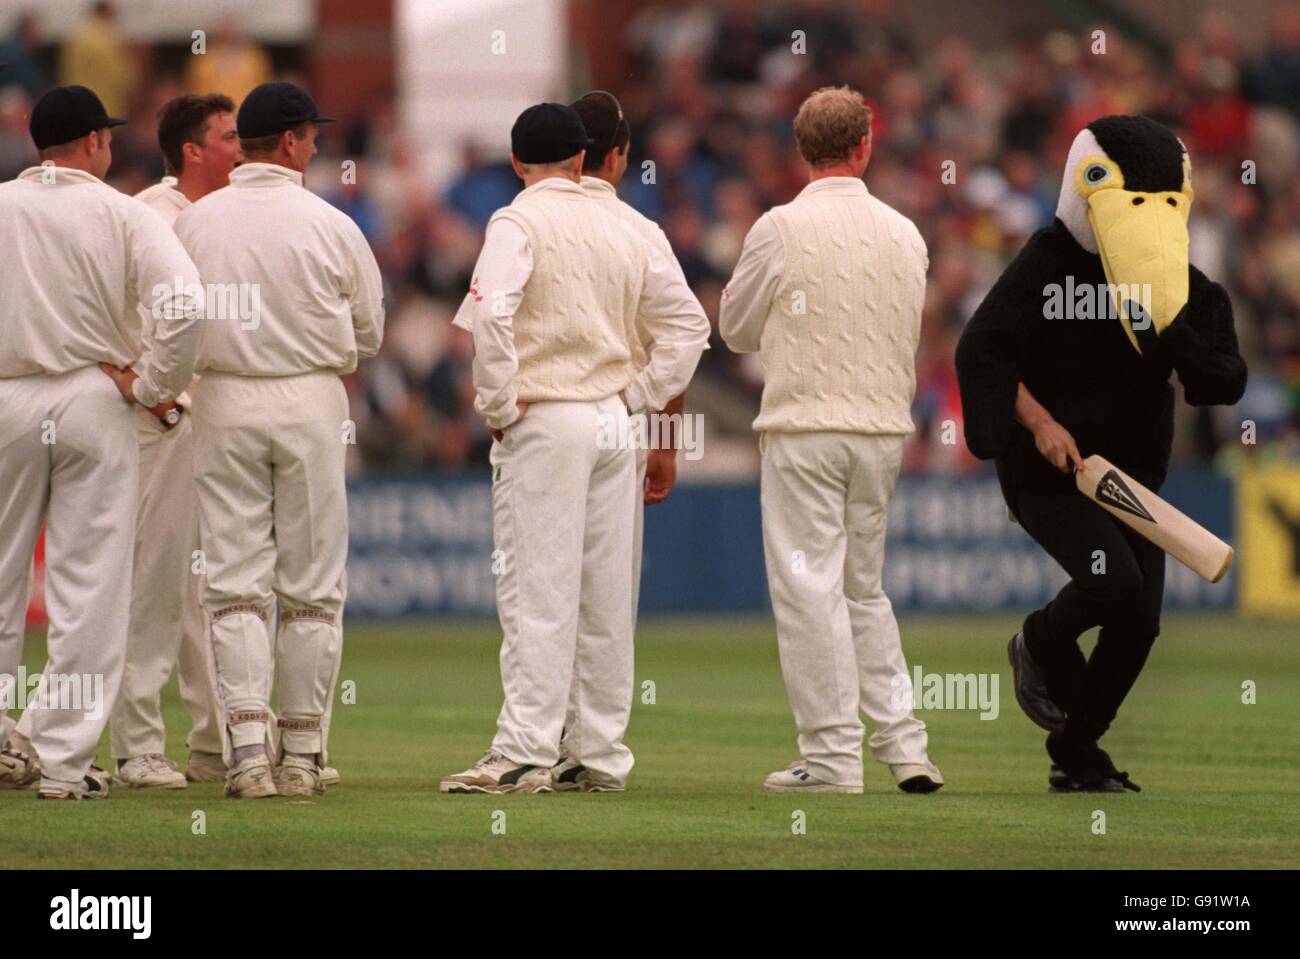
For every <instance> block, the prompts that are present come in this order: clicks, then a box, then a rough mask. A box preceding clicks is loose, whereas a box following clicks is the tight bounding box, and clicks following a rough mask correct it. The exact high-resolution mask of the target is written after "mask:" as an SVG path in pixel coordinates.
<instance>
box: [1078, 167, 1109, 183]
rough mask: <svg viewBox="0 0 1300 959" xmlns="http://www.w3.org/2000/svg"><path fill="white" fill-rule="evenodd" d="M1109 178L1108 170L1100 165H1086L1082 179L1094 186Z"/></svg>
mask: <svg viewBox="0 0 1300 959" xmlns="http://www.w3.org/2000/svg"><path fill="white" fill-rule="evenodd" d="M1109 177H1110V170H1109V169H1108V168H1106V167H1105V166H1103V165H1102V164H1100V163H1090V164H1088V169H1086V170H1084V171H1083V179H1084V181H1085V182H1086V183H1089V184H1092V185H1096V184H1098V183H1101V182H1103V181H1105V180H1106V179H1107V178H1109Z"/></svg>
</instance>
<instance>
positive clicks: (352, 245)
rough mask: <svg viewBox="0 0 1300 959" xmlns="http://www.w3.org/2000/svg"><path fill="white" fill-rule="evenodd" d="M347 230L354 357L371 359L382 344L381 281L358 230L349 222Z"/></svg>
mask: <svg viewBox="0 0 1300 959" xmlns="http://www.w3.org/2000/svg"><path fill="white" fill-rule="evenodd" d="M348 226H350V227H351V229H350V230H348V234H347V238H348V240H349V249H350V252H351V258H352V264H353V273H352V286H351V289H349V290H348V291H347V292H348V297H349V300H350V301H351V305H352V329H353V332H354V334H355V336H356V340H357V355H358V356H374V355H375V354H376V353H378V352H379V347H380V345H381V344H382V343H383V340H384V278H383V276H382V275H381V274H380V272H379V264H378V263H377V262H376V261H375V253H374V251H373V250H372V249H370V244H369V243H368V242H367V241H366V236H365V234H364V233H362V232H361V228H360V227H358V226H357V225H356V224H355V223H352V222H351V221H349V222H348Z"/></svg>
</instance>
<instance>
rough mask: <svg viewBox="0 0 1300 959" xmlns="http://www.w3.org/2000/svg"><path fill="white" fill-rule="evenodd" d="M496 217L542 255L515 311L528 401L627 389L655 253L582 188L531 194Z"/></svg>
mask: <svg viewBox="0 0 1300 959" xmlns="http://www.w3.org/2000/svg"><path fill="white" fill-rule="evenodd" d="M492 219H493V220H496V219H508V220H511V221H513V222H514V223H516V224H517V225H518V226H519V227H520V228H521V229H522V230H523V231H524V233H525V234H527V236H528V244H529V248H530V249H531V250H532V256H533V272H532V275H531V276H530V277H529V280H528V283H527V285H526V286H525V287H524V295H523V300H522V301H521V302H520V304H519V309H518V310H517V311H516V312H515V315H514V339H515V349H516V350H517V351H518V358H519V372H518V374H517V379H516V388H517V389H518V398H519V400H520V401H522V402H525V403H532V402H536V401H540V400H599V399H604V398H605V397H607V396H612V395H613V394H614V393H617V392H618V391H619V390H621V389H623V388H624V387H625V386H627V385H628V383H629V382H630V381H631V379H632V375H633V373H634V372H635V371H634V368H633V365H632V353H631V350H630V348H629V345H628V344H629V343H630V342H632V341H634V340H636V338H637V333H636V315H637V303H638V301H639V299H640V296H641V285H642V282H643V276H644V271H645V263H646V257H647V252H646V250H645V249H643V248H642V247H641V245H640V243H641V240H640V238H639V237H638V236H637V235H636V234H635V233H633V232H632V231H631V230H630V229H627V228H625V227H623V226H622V224H618V223H617V221H615V220H614V217H613V215H612V214H611V213H609V212H608V211H606V210H604V209H602V207H601V205H600V204H597V203H593V202H592V201H591V199H590V198H589V197H587V196H586V195H585V194H583V193H582V192H581V191H580V190H573V191H569V190H536V191H532V192H528V191H525V192H524V193H521V194H520V195H519V196H518V197H517V198H516V199H515V202H514V203H512V204H511V205H510V206H508V207H504V208H502V209H500V210H498V211H497V212H496V213H495V214H493V217H492Z"/></svg>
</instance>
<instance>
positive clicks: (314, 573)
mask: <svg viewBox="0 0 1300 959" xmlns="http://www.w3.org/2000/svg"><path fill="white" fill-rule="evenodd" d="M194 426H195V443H196V451H195V460H196V466H197V474H196V475H197V477H198V492H199V535H200V544H201V548H202V550H203V554H204V559H205V562H206V566H207V577H206V582H205V586H204V591H203V607H204V614H205V616H206V618H207V621H208V632H209V635H210V637H211V642H212V651H213V655H214V659H215V665H216V673H217V690H218V693H219V696H220V703H221V709H222V712H223V714H224V720H225V721H224V723H223V733H224V734H225V737H226V745H227V746H228V747H230V749H233V748H238V747H240V746H254V745H261V744H266V745H267V746H268V748H269V747H271V745H272V739H271V736H270V729H269V722H270V719H271V713H270V705H271V684H272V675H273V672H274V675H275V677H276V679H277V681H278V687H279V714H280V716H279V720H278V726H279V731H280V736H279V746H280V748H281V749H283V750H287V751H289V752H295V753H304V754H308V755H310V754H313V753H318V754H320V758H321V762H322V764H323V763H324V762H325V759H326V756H325V736H324V732H323V729H322V726H323V725H324V717H325V713H326V709H327V705H328V703H329V698H330V695H331V690H332V689H333V684H334V681H335V679H336V676H337V670H338V665H339V661H340V658H341V656H342V653H343V628H342V621H341V619H342V610H343V599H344V590H345V579H344V566H345V564H346V561H347V553H348V515H347V490H346V486H345V483H344V459H345V453H346V449H347V445H346V444H347V442H348V441H349V440H350V436H351V425H350V421H349V419H348V399H347V393H346V391H345V390H344V387H343V383H342V381H341V380H340V379H339V377H338V375H337V374H335V373H331V372H325V371H321V372H317V373H308V374H304V375H301V376H285V377H251V376H247V377H246V376H234V375H230V374H224V373H213V372H211V371H208V372H205V373H204V375H203V378H202V379H201V380H200V381H199V385H198V387H197V388H196V389H195V393H194ZM277 599H278V600H279V619H278V627H277V629H276V635H275V639H274V642H272V640H271V637H270V635H269V630H268V626H267V624H268V621H269V620H270V619H271V617H272V615H273V613H274V609H275V607H274V604H275V601H276V600H277ZM230 749H228V750H226V751H225V757H226V761H227V763H229V762H230V760H231V751H230Z"/></svg>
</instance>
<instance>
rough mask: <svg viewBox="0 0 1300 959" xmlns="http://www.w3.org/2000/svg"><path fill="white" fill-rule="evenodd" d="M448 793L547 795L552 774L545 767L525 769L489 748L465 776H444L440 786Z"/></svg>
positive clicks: (524, 766)
mask: <svg viewBox="0 0 1300 959" xmlns="http://www.w3.org/2000/svg"><path fill="white" fill-rule="evenodd" d="M438 788H439V790H440V791H442V792H445V793H522V794H531V793H548V792H551V791H552V790H553V789H554V787H553V786H552V785H551V771H550V770H549V769H547V768H546V767H545V766H526V765H522V764H520V763H517V762H515V761H514V760H513V759H507V758H506V757H505V756H502V755H501V754H500V753H499V752H497V751H496V750H493V749H489V750H488V751H487V752H486V753H484V754H483V758H482V759H480V760H479V761H478V762H476V763H475V764H474V765H473V766H470V767H469V769H467V770H465V771H464V772H463V773H456V774H455V775H454V776H444V777H443V779H442V782H441V783H440V784H439V786H438Z"/></svg>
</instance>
